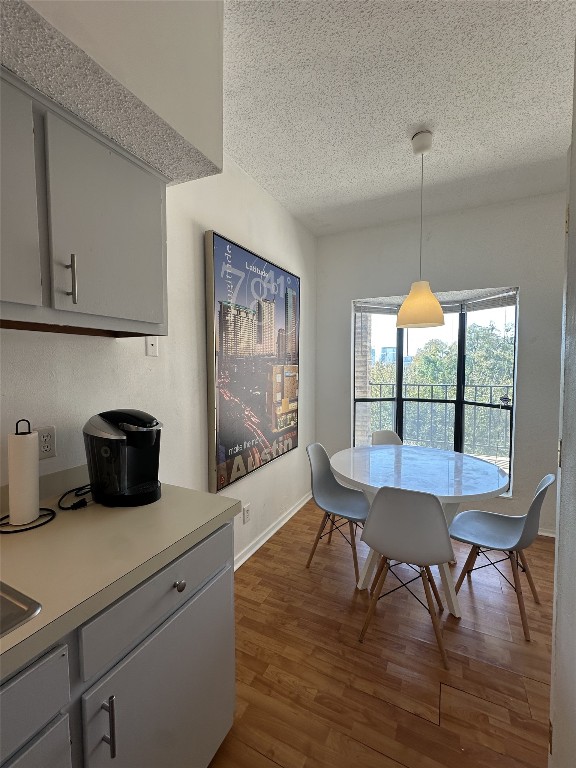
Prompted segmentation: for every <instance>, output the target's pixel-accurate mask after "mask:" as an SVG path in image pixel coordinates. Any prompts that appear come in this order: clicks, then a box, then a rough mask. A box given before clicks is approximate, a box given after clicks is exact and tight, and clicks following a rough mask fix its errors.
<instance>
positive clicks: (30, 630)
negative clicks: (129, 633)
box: [0, 484, 241, 678]
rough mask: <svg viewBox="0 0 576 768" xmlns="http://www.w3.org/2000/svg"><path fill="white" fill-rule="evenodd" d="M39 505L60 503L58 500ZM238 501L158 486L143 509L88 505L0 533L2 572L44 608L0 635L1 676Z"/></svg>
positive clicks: (206, 530)
mask: <svg viewBox="0 0 576 768" xmlns="http://www.w3.org/2000/svg"><path fill="white" fill-rule="evenodd" d="M51 501H52V503H50V502H48V503H46V502H43V506H49V507H52V508H53V509H56V508H57V505H56V502H55V501H54V500H51ZM240 509H241V504H240V502H239V501H236V500H235V499H230V498H226V497H225V496H217V495H214V494H209V493H204V492H202V491H193V490H189V489H187V488H179V487H177V486H172V485H165V484H162V498H161V499H159V500H158V501H156V502H154V503H153V504H148V505H146V506H143V507H114V508H110V507H103V506H101V505H100V504H93V503H90V504H89V505H88V506H87V507H84V508H82V509H78V510H67V511H58V514H57V515H56V518H55V520H53V521H52V522H51V523H49V524H48V525H45V526H43V527H41V528H38V529H36V530H33V531H28V532H26V533H22V534H18V535H12V536H0V557H1V560H0V563H1V565H0V577H1V579H2V581H4V582H6V583H7V584H9V585H10V586H11V587H14V589H17V590H19V591H20V592H23V593H24V594H25V595H27V596H28V597H31V598H33V599H34V600H36V601H37V602H39V603H40V604H41V605H42V610H41V611H40V613H39V614H38V615H37V616H35V617H34V618H32V619H30V620H29V621H27V622H26V623H24V624H22V625H21V626H19V627H16V629H14V630H12V631H11V632H9V633H7V634H6V635H5V636H4V637H2V638H0V674H1V677H2V678H6V677H7V676H9V675H11V674H12V673H13V672H15V671H17V670H18V669H19V668H20V667H22V666H23V665H24V664H26V663H28V662H29V661H31V660H32V659H33V658H35V657H36V656H37V655H38V654H40V653H42V652H43V651H45V650H46V649H47V648H49V647H50V646H51V645H53V644H54V643H55V642H58V641H59V640H60V639H61V638H62V637H64V635H66V634H68V633H69V632H71V631H72V630H74V629H75V628H76V627H78V626H80V625H81V624H83V623H84V622H86V621H88V619H90V618H92V617H93V616H95V615H96V614H97V613H99V612H100V611H101V610H103V609H104V608H106V607H107V606H109V605H111V604H112V603H114V602H115V601H116V600H118V599H119V598H120V597H122V596H124V595H125V594H126V593H127V592H129V591H130V590H131V589H133V588H134V587H136V586H137V585H138V584H140V583H141V582H143V581H144V580H146V579H147V578H149V577H150V576H152V575H153V574H154V573H156V572H157V571H159V570H160V569H161V568H163V567H164V566H165V565H167V564H168V563H170V562H171V561H172V560H174V559H175V558H177V557H179V556H180V555H181V554H183V553H184V552H186V551H187V550H188V549H190V548H191V547H193V546H194V545H195V544H197V543H198V542H200V541H202V540H203V539H204V538H206V536H209V535H210V534H211V533H212V532H213V531H215V530H216V529H217V528H220V526H222V525H224V524H225V523H227V522H229V521H230V520H232V519H233V518H234V517H235V515H237V514H238V513H239V512H240Z"/></svg>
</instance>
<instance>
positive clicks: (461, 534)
mask: <svg viewBox="0 0 576 768" xmlns="http://www.w3.org/2000/svg"><path fill="white" fill-rule="evenodd" d="M555 479H556V477H555V476H554V475H552V474H550V475H546V476H545V477H543V478H542V480H541V481H540V483H539V484H538V487H537V488H536V493H535V494H534V498H533V499H532V503H531V504H530V508H529V509H528V512H527V514H525V515H501V514H498V513H497V512H485V511H484V510H480V509H468V510H465V511H464V512H460V513H459V514H458V515H456V517H455V518H454V520H453V521H452V523H451V524H450V536H451V537H452V538H453V539H456V541H462V542H464V543H465V544H471V545H472V548H471V549H470V552H469V554H468V557H467V558H466V562H465V563H464V567H463V568H462V571H461V573H460V576H459V577H458V581H457V582H456V592H458V591H459V590H460V587H461V586H462V582H463V581H464V577H465V576H467V575H468V576H469V575H470V574H471V573H472V571H476V570H478V568H485V567H486V566H487V565H493V566H494V567H495V568H496V570H498V572H499V573H500V575H501V576H504V574H503V573H502V572H501V571H500V569H499V568H497V564H498V563H501V562H503V561H504V560H509V561H510V566H511V568H512V578H513V581H514V583H513V584H512V583H511V582H510V581H508V579H507V577H506V576H504V578H505V579H506V581H508V583H509V584H510V586H511V587H513V589H514V591H515V592H516V598H517V600H518V608H519V609H520V618H521V620H522V629H523V630H524V637H525V638H526V640H528V641H529V640H530V630H529V628H528V618H527V616H526V607H525V605H524V595H523V594H522V584H521V582H520V570H522V571H524V573H525V574H526V578H527V579H528V584H529V586H530V589H531V591H532V595H533V597H534V600H535V602H536V603H538V604H539V603H540V598H539V597H538V592H537V590H536V585H535V584H534V579H533V578H532V573H531V572H530V568H529V566H528V561H527V560H526V555H525V554H524V550H525V549H526V548H527V547H529V546H530V544H532V542H533V541H534V539H535V538H536V536H537V535H538V526H539V523H540V510H541V509H542V502H543V501H544V497H545V496H546V491H547V490H548V488H549V487H550V486H551V485H552V483H553V482H554V480H555ZM494 550H496V551H501V552H506V557H503V558H501V559H500V560H491V559H490V558H489V557H488V555H487V553H488V552H490V551H494ZM478 555H483V557H484V559H485V560H487V561H488V562H483V563H482V565H479V566H476V567H474V566H475V563H476V559H477V557H478Z"/></svg>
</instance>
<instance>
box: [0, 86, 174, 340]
mask: <svg viewBox="0 0 576 768" xmlns="http://www.w3.org/2000/svg"><path fill="white" fill-rule="evenodd" d="M1 106H2V174H1V181H2V190H1V201H2V275H1V277H2V293H1V303H0V314H1V316H0V327H4V328H22V329H27V330H45V331H55V332H57V331H61V332H66V333H85V334H91V335H94V334H96V335H97V334H101V335H107V336H137V335H150V336H162V335H166V333H167V332H168V329H167V320H166V316H167V307H166V302H167V299H166V222H165V210H166V179H165V177H163V176H161V175H160V174H159V173H158V172H156V171H154V170H153V169H151V168H149V166H146V165H145V164H143V163H142V162H141V161H140V160H138V159H137V158H135V157H133V156H132V155H129V154H128V153H126V152H125V151H124V150H122V149H120V148H119V147H118V146H117V145H115V144H113V143H112V142H110V141H109V140H108V139H106V138H105V137H103V136H101V135H100V134H98V133H96V132H95V131H94V130H93V129H92V128H90V127H89V126H87V125H86V124H84V123H82V122H81V121H79V120H77V119H76V118H75V117H73V116H72V115H70V114H68V113H67V112H65V111H64V110H62V109H61V108H60V107H59V106H58V105H56V104H54V103H53V102H51V101H50V100H48V99H46V98H45V97H43V96H41V95H40V94H37V93H35V92H34V91H32V90H30V89H28V88H27V86H25V85H23V84H22V88H21V89H20V84H19V82H18V81H17V80H16V79H13V78H11V77H10V76H9V75H8V73H3V77H2V105H1Z"/></svg>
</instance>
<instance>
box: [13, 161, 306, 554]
mask: <svg viewBox="0 0 576 768" xmlns="http://www.w3.org/2000/svg"><path fill="white" fill-rule="evenodd" d="M167 225H168V311H169V321H168V322H169V334H170V335H169V336H168V337H167V338H160V342H159V350H160V356H159V357H158V358H153V357H145V355H144V339H142V338H138V339H107V338H96V337H94V338H92V337H83V336H68V335H65V334H50V333H37V332H30V331H15V330H2V331H1V332H0V339H1V343H2V350H1V351H2V358H1V359H2V368H1V396H2V399H1V408H0V413H1V422H0V423H1V435H2V464H1V470H2V479H1V481H0V484H5V483H6V482H7V478H6V450H5V449H6V436H7V434H8V433H9V432H13V431H14V424H15V422H16V420H17V419H19V418H28V419H30V420H31V422H32V424H33V425H36V426H42V425H43V424H55V425H56V428H57V450H58V456H57V457H56V458H53V459H47V460H45V461H43V462H42V463H41V465H40V467H41V472H42V474H50V473H52V472H56V471H58V470H61V469H66V468H69V467H74V466H78V465H80V464H84V463H85V454H84V445H83V440H82V427H83V425H84V423H85V422H86V420H87V419H88V417H90V416H91V415H93V414H95V413H98V412H100V411H102V410H107V409H110V408H117V407H132V408H139V409H141V410H144V411H148V412H150V413H152V414H153V415H154V416H156V417H157V418H158V419H160V421H162V422H163V424H164V429H163V433H162V447H161V466H160V479H161V480H163V481H164V482H168V483H173V484H177V485H182V486H185V487H190V488H197V489H200V490H207V488H208V481H207V475H208V459H207V451H208V446H207V431H208V427H207V399H206V391H207V390H206V387H207V377H206V363H205V360H206V340H205V314H204V311H205V309H204V308H205V300H204V247H203V232H204V230H206V229H215V230H216V231H218V232H220V233H221V234H223V235H225V236H227V237H229V238H231V239H232V240H235V241H236V242H238V243H240V244H242V245H244V246H246V247H247V248H249V249H250V250H253V251H255V252H256V253H258V254H259V255H260V256H262V257H263V258H265V259H270V260H271V261H274V262H275V263H277V264H278V265H279V266H282V267H284V268H286V269H288V270H289V271H291V272H294V273H295V274H297V275H299V276H300V277H301V329H300V334H301V335H300V409H299V446H298V448H297V449H295V450H293V451H291V452H290V453H288V454H286V455H285V456H283V457H282V458H281V459H278V460H276V461H273V462H272V463H271V464H269V465H266V466H264V467H263V468H261V469H259V470H257V471H256V472H255V473H254V474H253V475H249V476H247V477H246V478H243V479H242V480H239V481H238V482H237V483H235V484H234V485H232V486H230V488H229V489H226V492H225V495H228V496H232V497H234V498H241V499H242V500H243V501H244V502H250V503H251V520H250V522H249V523H247V524H246V525H245V526H242V523H241V521H238V520H237V536H236V553H237V554H238V553H241V552H242V551H243V550H245V549H246V548H247V547H249V546H250V545H251V544H252V542H254V541H256V540H257V539H258V537H260V536H261V535H262V534H263V533H264V532H265V531H266V529H268V528H269V527H270V526H273V525H274V523H275V522H276V521H277V520H278V519H279V518H281V517H282V515H283V514H284V513H286V512H289V511H291V510H292V509H293V508H294V507H297V506H298V505H299V503H300V502H301V501H302V500H303V499H304V498H306V497H307V494H308V493H309V488H310V470H309V467H308V460H307V457H306V450H305V447H306V445H307V444H308V443H309V442H311V441H312V440H313V438H314V425H315V415H314V396H315V387H314V374H315V370H314V344H315V315H314V295H315V240H314V238H313V237H312V236H311V235H310V234H309V233H308V232H307V231H306V230H305V229H304V228H303V227H301V226H300V225H298V224H297V223H296V222H295V221H294V219H293V218H292V217H291V216H290V215H289V214H288V213H287V212H286V211H285V210H284V209H283V208H282V207H281V206H280V205H279V204H278V203H277V202H276V201H275V200H273V199H272V198H271V197H270V196H269V195H268V194H267V193H265V192H264V191H263V190H262V189H261V187H259V186H258V185H257V184H256V183H255V182H253V181H252V180H251V179H250V178H249V177H248V176H246V174H244V172H243V171H242V170H241V169H239V168H238V167H237V166H236V165H234V163H232V162H231V161H227V162H226V168H225V171H224V173H223V174H221V175H219V176H213V177H210V178H205V179H199V180H197V181H191V182H188V183H187V184H182V185H179V186H176V187H171V188H170V189H169V190H168V195H167ZM63 490H64V489H63Z"/></svg>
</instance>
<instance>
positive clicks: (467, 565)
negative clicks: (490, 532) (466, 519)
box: [454, 545, 480, 593]
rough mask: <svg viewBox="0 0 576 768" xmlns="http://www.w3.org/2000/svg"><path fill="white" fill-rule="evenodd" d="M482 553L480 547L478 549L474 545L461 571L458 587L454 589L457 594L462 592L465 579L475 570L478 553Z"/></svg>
mask: <svg viewBox="0 0 576 768" xmlns="http://www.w3.org/2000/svg"><path fill="white" fill-rule="evenodd" d="M479 552H480V547H477V546H476V545H474V546H473V547H472V549H471V550H470V552H469V553H468V557H467V558H466V562H465V563H464V567H463V568H462V570H461V571H460V576H458V581H457V582H456V586H455V587H454V589H455V590H456V593H458V592H459V591H460V587H461V586H462V582H463V581H464V577H465V576H466V574H467V573H468V572H469V571H471V570H472V568H474V564H475V562H476V558H477V557H478V553H479Z"/></svg>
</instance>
